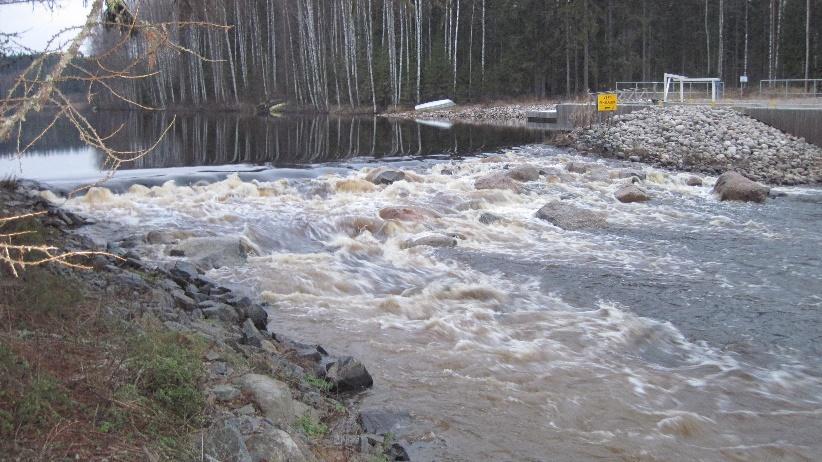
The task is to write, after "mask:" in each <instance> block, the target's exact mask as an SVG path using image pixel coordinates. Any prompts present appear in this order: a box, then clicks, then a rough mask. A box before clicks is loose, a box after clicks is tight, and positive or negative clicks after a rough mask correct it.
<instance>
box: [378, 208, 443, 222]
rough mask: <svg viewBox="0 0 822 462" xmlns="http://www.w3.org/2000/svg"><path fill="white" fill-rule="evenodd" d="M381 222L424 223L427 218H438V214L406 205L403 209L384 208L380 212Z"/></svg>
mask: <svg viewBox="0 0 822 462" xmlns="http://www.w3.org/2000/svg"><path fill="white" fill-rule="evenodd" d="M380 218H382V219H383V220H399V221H425V220H427V219H429V218H440V214H439V213H437V212H435V211H433V210H431V209H427V208H425V207H417V206H414V205H407V206H404V207H385V208H383V209H381V210H380Z"/></svg>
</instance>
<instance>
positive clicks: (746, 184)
mask: <svg viewBox="0 0 822 462" xmlns="http://www.w3.org/2000/svg"><path fill="white" fill-rule="evenodd" d="M713 191H714V193H716V194H717V195H719V200H721V201H743V202H765V200H766V199H767V198H768V192H769V191H770V188H768V187H766V186H762V185H761V184H759V183H756V182H754V181H751V180H749V179H747V178H745V177H744V176H742V175H740V174H739V173H737V172H726V173H723V174H722V175H721V176H720V177H719V179H717V180H716V184H715V185H714V189H713Z"/></svg>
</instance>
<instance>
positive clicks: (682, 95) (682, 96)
mask: <svg viewBox="0 0 822 462" xmlns="http://www.w3.org/2000/svg"><path fill="white" fill-rule="evenodd" d="M679 102H680V103H684V102H685V80H683V79H679Z"/></svg>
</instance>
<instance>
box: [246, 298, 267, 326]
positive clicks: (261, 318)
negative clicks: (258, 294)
mask: <svg viewBox="0 0 822 462" xmlns="http://www.w3.org/2000/svg"><path fill="white" fill-rule="evenodd" d="M242 311H243V313H244V315H245V317H246V318H247V319H250V320H251V322H253V323H254V326H255V327H257V329H262V330H265V329H266V327H268V312H266V311H265V308H263V307H262V306H260V305H257V304H256V303H255V304H253V305H249V306H247V307H244V308H242Z"/></svg>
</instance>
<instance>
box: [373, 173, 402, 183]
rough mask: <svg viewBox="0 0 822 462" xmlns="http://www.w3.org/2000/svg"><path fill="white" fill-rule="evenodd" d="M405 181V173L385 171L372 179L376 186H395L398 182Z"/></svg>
mask: <svg viewBox="0 0 822 462" xmlns="http://www.w3.org/2000/svg"><path fill="white" fill-rule="evenodd" d="M404 179H405V173H404V172H401V171H399V170H384V171H382V172H380V173H378V174H376V175H374V176H373V177H372V178H370V180H369V181H371V182H372V183H374V184H394V183H396V182H397V181H402V180H404Z"/></svg>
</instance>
